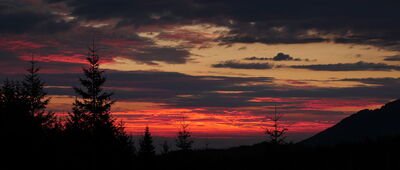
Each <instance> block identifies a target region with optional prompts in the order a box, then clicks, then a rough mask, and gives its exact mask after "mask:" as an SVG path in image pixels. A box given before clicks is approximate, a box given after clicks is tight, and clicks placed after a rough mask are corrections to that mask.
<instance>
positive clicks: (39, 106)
mask: <svg viewBox="0 0 400 170" xmlns="http://www.w3.org/2000/svg"><path fill="white" fill-rule="evenodd" d="M27 71H28V74H26V75H25V78H24V80H23V81H22V90H23V92H22V93H23V94H24V99H25V100H26V102H27V104H28V107H29V108H28V109H29V114H30V115H31V116H33V117H34V118H35V121H37V122H38V123H39V124H40V125H41V126H42V127H43V128H47V129H49V128H52V127H54V124H55V123H56V117H55V113H54V112H47V113H46V106H47V105H48V104H49V102H50V98H46V96H47V93H46V92H45V91H44V82H43V81H42V80H41V79H40V76H39V74H38V72H39V71H40V68H39V67H37V66H36V62H35V61H34V58H33V55H32V60H31V61H30V67H29V68H28V69H27Z"/></svg>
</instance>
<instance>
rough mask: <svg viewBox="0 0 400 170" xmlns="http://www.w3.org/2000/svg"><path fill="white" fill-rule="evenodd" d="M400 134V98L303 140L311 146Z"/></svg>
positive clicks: (353, 116)
mask: <svg viewBox="0 0 400 170" xmlns="http://www.w3.org/2000/svg"><path fill="white" fill-rule="evenodd" d="M399 134H400V100H395V101H392V102H390V103H387V104H385V105H384V106H382V107H381V108H380V109H375V110H368V109H366V110H361V111H359V112H357V113H355V114H353V115H351V116H349V117H347V118H345V119H343V120H342V121H340V122H339V123H338V124H336V125H334V126H332V127H331V128H328V129H326V130H324V131H322V132H320V133H318V134H316V135H315V136H313V137H311V138H308V139H306V140H304V141H302V142H301V143H302V144H305V145H310V146H319V145H325V146H326V145H335V144H339V143H349V142H361V141H365V140H375V139H377V138H379V137H384V136H395V135H399Z"/></svg>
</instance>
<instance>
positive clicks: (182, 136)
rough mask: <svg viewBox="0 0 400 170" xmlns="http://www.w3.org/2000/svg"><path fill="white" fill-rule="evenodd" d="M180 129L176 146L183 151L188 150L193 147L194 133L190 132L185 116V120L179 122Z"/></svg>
mask: <svg viewBox="0 0 400 170" xmlns="http://www.w3.org/2000/svg"><path fill="white" fill-rule="evenodd" d="M179 126H180V130H179V132H178V134H177V136H176V140H175V142H176V144H175V145H176V147H178V148H179V149H180V150H181V151H184V152H187V151H190V150H191V149H192V145H193V142H194V141H193V140H192V139H191V137H192V134H191V133H190V132H189V124H188V123H186V122H185V120H184V117H183V120H182V121H181V122H180V123H179Z"/></svg>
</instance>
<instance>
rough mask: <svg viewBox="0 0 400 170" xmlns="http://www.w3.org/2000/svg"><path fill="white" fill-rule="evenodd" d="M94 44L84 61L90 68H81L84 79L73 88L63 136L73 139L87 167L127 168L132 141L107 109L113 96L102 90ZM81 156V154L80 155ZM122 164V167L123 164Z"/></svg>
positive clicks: (103, 78) (102, 82) (100, 72)
mask: <svg viewBox="0 0 400 170" xmlns="http://www.w3.org/2000/svg"><path fill="white" fill-rule="evenodd" d="M97 52H98V48H96V46H95V43H94V41H93V44H92V47H89V52H88V57H87V61H88V62H89V67H88V68H84V69H83V72H84V75H85V77H84V78H80V79H79V81H80V83H81V85H82V87H81V88H78V87H74V90H75V92H76V94H77V95H78V96H79V97H77V98H76V100H75V102H74V103H73V112H72V113H70V114H69V119H68V121H67V123H66V133H67V134H69V135H72V138H75V141H74V144H75V146H76V148H73V149H75V150H77V153H83V154H86V155H85V157H87V158H85V159H87V160H89V161H88V162H80V164H82V163H83V164H89V166H90V168H104V167H105V166H106V167H108V166H115V164H117V165H118V166H126V163H130V161H131V160H130V158H131V157H132V154H133V148H132V142H131V140H130V137H129V136H128V135H127V134H126V133H125V130H124V127H123V124H122V123H118V122H116V120H115V118H113V117H112V115H111V112H110V109H111V106H112V104H113V103H114V101H113V100H111V99H110V97H111V96H112V95H113V93H110V92H105V91H104V90H103V88H102V86H103V85H104V83H105V81H106V78H105V76H104V71H103V70H100V68H99V66H100V64H99V59H100V58H99V56H98V54H97ZM80 156H83V155H80ZM123 164H125V165H123Z"/></svg>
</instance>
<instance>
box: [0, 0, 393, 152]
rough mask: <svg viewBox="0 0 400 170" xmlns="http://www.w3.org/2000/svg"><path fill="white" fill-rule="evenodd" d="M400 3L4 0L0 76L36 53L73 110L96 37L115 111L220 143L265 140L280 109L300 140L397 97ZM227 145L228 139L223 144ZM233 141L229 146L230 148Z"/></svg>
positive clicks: (134, 121) (141, 123)
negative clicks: (184, 126)
mask: <svg viewBox="0 0 400 170" xmlns="http://www.w3.org/2000/svg"><path fill="white" fill-rule="evenodd" d="M399 7H400V2H398V1H389V0H379V1H378V0H362V1H361V0H335V1H332V0H327V1H317V0H308V1H298V0H281V1H265V0H247V1H243V0H152V1H149V0H112V1H111V0H83V1H82V0H0V23H1V24H0V78H1V79H3V80H4V79H6V78H8V79H20V78H21V77H22V76H21V75H22V74H24V73H25V69H26V68H27V67H28V66H29V64H28V62H27V61H29V60H31V55H32V54H33V55H34V58H35V60H36V61H37V62H38V64H39V65H40V67H41V77H42V79H43V80H44V81H45V82H46V87H45V88H46V91H47V92H48V94H49V97H51V102H50V104H49V106H48V109H49V110H52V111H55V112H57V113H58V114H59V115H60V116H61V117H63V115H64V116H65V113H67V112H70V111H71V107H72V104H71V103H72V102H73V100H74V99H75V94H74V91H73V90H72V87H74V86H79V83H78V78H79V77H82V76H83V74H82V68H83V67H85V66H86V60H85V58H86V56H87V47H88V46H89V45H90V44H91V42H92V40H93V37H94V39H95V41H96V45H97V47H99V48H100V51H99V55H100V56H101V68H102V69H104V70H106V76H107V83H106V84H105V89H106V90H109V91H113V92H115V95H114V96H113V98H114V99H115V100H117V103H116V104H115V105H114V106H113V108H112V113H113V115H114V116H115V117H116V118H118V119H120V120H122V121H123V122H124V123H125V126H126V130H127V132H128V133H129V134H132V135H140V134H141V133H142V132H143V129H144V127H145V126H146V125H148V126H149V127H150V130H151V132H152V134H153V135H154V136H158V137H162V138H165V137H167V138H172V137H174V136H175V135H176V132H177V131H178V128H179V124H180V123H182V121H185V122H187V123H188V124H190V131H191V132H192V134H193V137H194V138H195V139H198V140H199V141H202V142H204V141H208V142H209V143H210V145H211V146H212V144H213V142H215V143H216V144H215V147H217V145H218V147H220V146H228V145H229V146H231V145H232V146H233V145H239V144H249V143H255V142H256V141H261V140H264V139H265V138H266V137H265V135H264V133H263V132H264V130H265V128H266V127H269V126H271V121H269V119H268V115H270V114H272V113H273V112H274V108H275V107H276V109H277V111H278V112H279V113H282V114H283V115H284V116H283V118H282V122H281V123H282V125H283V126H285V127H287V128H288V129H289V131H288V140H293V141H298V140H301V139H305V138H307V137H310V136H311V135H313V134H315V133H317V132H319V131H322V130H324V129H326V128H328V127H330V126H332V125H334V124H335V123H337V122H338V121H340V120H341V119H343V118H344V117H346V116H348V115H350V114H352V113H355V112H357V111H359V110H362V109H374V108H378V107H380V106H381V105H383V104H384V103H386V102H389V101H391V100H394V99H397V98H399V96H400V91H399V90H398V87H399V85H400V22H398V21H399V19H400V13H399V12H398V9H399ZM221 141H222V142H221ZM227 143H229V144H227Z"/></svg>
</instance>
